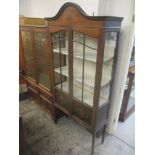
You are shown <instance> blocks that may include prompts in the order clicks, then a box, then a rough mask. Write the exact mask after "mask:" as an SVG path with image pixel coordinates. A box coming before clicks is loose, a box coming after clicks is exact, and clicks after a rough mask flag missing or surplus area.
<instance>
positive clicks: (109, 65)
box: [99, 32, 117, 105]
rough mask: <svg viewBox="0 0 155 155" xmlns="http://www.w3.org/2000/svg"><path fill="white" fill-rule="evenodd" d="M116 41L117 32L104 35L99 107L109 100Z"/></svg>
mask: <svg viewBox="0 0 155 155" xmlns="http://www.w3.org/2000/svg"><path fill="white" fill-rule="evenodd" d="M116 41H117V32H106V33H105V47H104V57H103V69H102V79H101V90H100V101H99V105H102V104H105V103H107V102H109V99H110V92H111V83H112V76H113V66H114V55H115V49H116Z"/></svg>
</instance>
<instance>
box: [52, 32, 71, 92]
mask: <svg viewBox="0 0 155 155" xmlns="http://www.w3.org/2000/svg"><path fill="white" fill-rule="evenodd" d="M52 46H53V62H54V79H55V80H54V84H55V87H56V88H58V89H60V90H62V91H64V92H67V93H68V92H69V79H68V33H67V31H65V30H63V31H59V32H56V33H52Z"/></svg>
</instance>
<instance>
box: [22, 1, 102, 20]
mask: <svg viewBox="0 0 155 155" xmlns="http://www.w3.org/2000/svg"><path fill="white" fill-rule="evenodd" d="M98 1H99V0H87V1H86V0H70V1H68V0H19V13H20V15H24V16H26V17H40V18H43V17H52V16H54V15H56V13H57V12H58V10H59V9H60V7H61V6H62V5H63V4H64V3H66V2H75V3H77V4H78V5H80V6H81V8H82V9H83V10H84V11H85V12H86V13H87V14H88V15H93V12H94V14H95V15H97V14H98Z"/></svg>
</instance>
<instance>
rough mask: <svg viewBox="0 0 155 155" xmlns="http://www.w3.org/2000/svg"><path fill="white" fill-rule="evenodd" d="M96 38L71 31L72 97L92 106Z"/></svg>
mask: <svg viewBox="0 0 155 155" xmlns="http://www.w3.org/2000/svg"><path fill="white" fill-rule="evenodd" d="M96 55H97V39H96V38H93V37H90V36H88V35H85V34H82V33H79V32H76V31H74V32H73V97H74V98H76V99H77V100H79V101H81V102H83V103H86V104H88V105H90V106H93V97H94V85H95V72H96Z"/></svg>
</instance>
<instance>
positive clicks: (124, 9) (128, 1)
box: [98, 0, 134, 134]
mask: <svg viewBox="0 0 155 155" xmlns="http://www.w3.org/2000/svg"><path fill="white" fill-rule="evenodd" d="M98 14H99V15H109V16H120V17H124V19H123V22H122V26H121V32H120V39H119V48H118V61H117V67H116V74H115V78H114V79H115V81H114V87H113V92H112V104H111V107H110V113H109V114H110V115H109V125H108V128H107V130H108V132H109V133H111V134H114V133H115V130H116V127H117V122H118V117H119V112H120V107H121V103H122V98H123V93H124V86H125V82H126V77H127V72H128V67H129V60H130V57H131V51H132V45H133V37H134V23H133V22H132V18H133V14H134V0H110V1H108V0H99V9H98Z"/></svg>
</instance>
